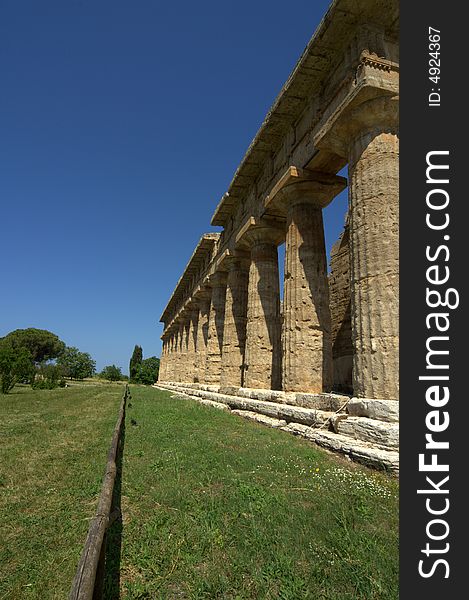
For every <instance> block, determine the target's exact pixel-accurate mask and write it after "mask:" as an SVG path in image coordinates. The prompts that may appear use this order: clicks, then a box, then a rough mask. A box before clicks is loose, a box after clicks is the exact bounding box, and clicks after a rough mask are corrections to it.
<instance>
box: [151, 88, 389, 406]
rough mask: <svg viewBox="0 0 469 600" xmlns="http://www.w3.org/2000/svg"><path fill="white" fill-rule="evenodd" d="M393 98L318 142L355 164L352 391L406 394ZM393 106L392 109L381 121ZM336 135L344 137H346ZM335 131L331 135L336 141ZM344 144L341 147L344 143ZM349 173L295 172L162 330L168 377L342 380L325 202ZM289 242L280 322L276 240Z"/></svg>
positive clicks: (252, 382)
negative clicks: (401, 368)
mask: <svg viewBox="0 0 469 600" xmlns="http://www.w3.org/2000/svg"><path fill="white" fill-rule="evenodd" d="M396 114H397V113H396V103H395V99H393V98H387V97H386V98H378V99H374V100H373V101H372V102H370V101H369V102H364V103H363V105H362V106H360V107H359V109H357V110H355V112H354V113H353V112H350V111H349V113H348V114H347V115H346V117H347V118H346V119H342V121H339V122H338V124H335V125H334V127H333V128H331V131H330V132H329V134H328V135H324V136H323V137H322V139H321V140H320V143H321V144H322V145H323V146H325V147H327V146H328V143H330V145H331V146H333V145H334V144H336V145H335V146H334V150H335V151H336V152H338V153H340V152H342V153H343V154H344V155H346V158H347V160H348V162H349V216H350V225H349V227H350V238H349V256H350V291H351V329H352V346H353V392H354V394H356V395H358V396H360V397H369V398H390V399H397V398H398V364H397V361H398V272H399V271H398V137H397V130H396V118H395V117H396ZM383 115H385V118H383ZM337 139H340V142H341V143H340V144H339V145H337ZM331 140H332V141H331ZM337 148H339V150H337ZM344 186H345V180H344V179H343V178H340V177H337V176H333V175H327V174H324V173H315V172H312V171H305V172H302V171H301V170H299V169H293V170H291V169H290V171H289V172H288V173H287V174H286V175H285V176H284V177H283V178H282V180H280V182H279V184H278V185H277V186H276V187H275V188H274V189H273V190H272V192H271V194H270V195H269V197H268V198H267V200H266V203H265V208H266V214H269V212H270V213H271V214H272V209H274V211H273V212H274V214H277V215H281V216H283V218H284V221H282V223H283V226H281V227H279V223H278V221H277V222H274V221H269V220H268V219H267V218H265V217H264V219H261V220H259V219H258V220H255V219H253V218H251V219H250V220H249V221H248V222H247V223H246V224H245V226H244V227H243V228H242V229H241V230H240V232H239V233H238V235H237V237H236V245H235V249H234V250H233V251H231V253H228V254H227V253H225V255H224V256H223V257H222V260H219V263H217V270H216V271H215V273H214V274H213V275H212V276H211V277H210V280H209V281H208V282H207V284H206V285H205V287H204V288H199V289H198V290H197V291H196V292H195V294H194V297H193V299H192V305H191V307H190V308H189V309H188V311H186V313H185V315H184V317H181V320H180V323H179V326H178V327H179V328H177V327H176V328H172V329H171V330H170V331H168V332H165V335H164V343H163V354H162V367H161V368H162V371H161V375H160V378H161V379H163V380H168V381H185V382H200V383H207V384H216V385H221V386H222V387H229V386H235V387H240V386H244V387H254V388H267V389H284V390H285V391H303V392H313V393H318V392H322V391H330V390H331V387H332V384H333V358H332V340H331V337H332V332H331V329H332V328H331V312H330V301H329V287H328V277H327V263H326V251H325V243H324V228H323V218H322V209H323V208H324V207H325V206H326V205H327V204H328V203H329V202H330V201H331V200H332V199H333V198H334V197H335V196H336V195H337V194H338V193H339V192H340V191H341V190H342V189H343V188H344ZM283 240H286V250H285V281H284V303H283V325H282V319H281V314H280V290H279V271H278V255H277V246H278V245H279V244H280V243H282V242H283Z"/></svg>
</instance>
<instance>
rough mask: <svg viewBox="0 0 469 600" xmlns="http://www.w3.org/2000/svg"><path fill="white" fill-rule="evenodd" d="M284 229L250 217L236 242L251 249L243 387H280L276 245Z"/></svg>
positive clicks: (278, 284) (279, 323)
mask: <svg viewBox="0 0 469 600" xmlns="http://www.w3.org/2000/svg"><path fill="white" fill-rule="evenodd" d="M284 236H285V233H284V228H283V227H282V228H281V229H278V228H276V227H274V226H269V225H267V224H266V223H265V221H256V219H254V218H250V219H249V220H248V222H247V223H246V224H245V225H244V226H243V227H242V228H241V230H240V232H239V233H238V236H237V237H236V242H237V244H238V245H239V247H240V248H241V249H245V248H250V252H251V265H250V268H249V286H248V310H247V324H246V352H245V354H246V358H245V364H246V370H245V375H244V386H245V387H252V388H264V389H273V390H279V389H281V385H282V343H281V318H280V281H279V271H278V253H277V246H278V244H279V243H280V242H281V241H282V240H283V239H284Z"/></svg>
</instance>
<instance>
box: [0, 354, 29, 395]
mask: <svg viewBox="0 0 469 600" xmlns="http://www.w3.org/2000/svg"><path fill="white" fill-rule="evenodd" d="M32 370H33V366H32V358H31V353H30V352H29V350H27V349H26V348H13V347H12V346H11V345H10V344H9V343H6V342H2V343H1V344H0V379H1V385H0V390H1V392H2V394H8V392H9V391H10V390H12V389H13V387H14V386H15V384H16V383H18V382H19V381H23V380H25V379H26V380H28V381H29V379H30V378H31V373H32Z"/></svg>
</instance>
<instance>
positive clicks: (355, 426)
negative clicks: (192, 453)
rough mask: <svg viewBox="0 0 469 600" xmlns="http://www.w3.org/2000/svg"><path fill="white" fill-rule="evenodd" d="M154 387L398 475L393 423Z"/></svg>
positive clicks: (177, 387) (168, 386)
mask: <svg viewBox="0 0 469 600" xmlns="http://www.w3.org/2000/svg"><path fill="white" fill-rule="evenodd" d="M155 387H157V388H161V389H167V390H169V391H171V392H173V393H174V395H175V396H182V397H185V398H190V399H193V400H196V401H197V402H200V403H202V404H206V405H207V406H213V407H214V408H219V409H222V410H229V409H230V408H231V412H232V413H234V414H236V415H238V416H241V417H244V418H246V419H250V420H253V421H256V422H257V423H260V424H263V425H267V426H269V427H274V428H277V429H281V430H282V431H286V432H288V433H291V434H294V435H299V436H301V437H304V438H306V439H308V440H310V441H312V442H314V443H316V444H318V445H319V446H321V447H323V448H326V449H327V450H330V451H333V452H339V453H341V454H345V455H346V456H348V457H350V458H351V459H352V460H355V461H357V462H360V463H362V464H365V465H367V466H369V467H373V468H375V469H379V470H384V471H388V472H390V473H393V474H395V475H398V474H399V452H398V451H397V446H398V425H397V424H395V423H385V422H380V421H377V420H375V419H370V418H365V417H351V416H348V415H347V414H346V413H342V414H337V413H331V412H326V411H318V410H313V409H305V408H303V407H298V406H291V405H284V404H279V403H274V402H272V401H261V400H253V399H251V398H242V397H237V396H231V395H228V394H220V393H216V392H209V391H204V390H201V389H195V388H191V387H187V386H185V385H183V384H174V383H172V384H171V383H170V384H168V383H161V384H159V383H157V384H155ZM251 409H254V410H251ZM283 417H285V418H283ZM299 419H302V420H303V421H306V422H301V421H300V420H299ZM329 424H331V427H332V426H333V430H332V431H328V429H327V427H328V425H329ZM396 436H397V437H396Z"/></svg>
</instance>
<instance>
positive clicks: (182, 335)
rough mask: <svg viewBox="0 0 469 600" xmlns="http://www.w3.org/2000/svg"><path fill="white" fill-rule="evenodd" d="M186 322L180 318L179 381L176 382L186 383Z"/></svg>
mask: <svg viewBox="0 0 469 600" xmlns="http://www.w3.org/2000/svg"><path fill="white" fill-rule="evenodd" d="M185 325H186V324H185V321H184V319H183V318H182V317H179V323H178V347H177V348H178V360H177V373H176V374H177V379H176V381H179V382H181V383H182V382H184V381H185V379H184V369H185V365H184V361H185V358H186V357H185V354H186V353H185V347H184V346H185V338H186V336H185V328H186V326H185Z"/></svg>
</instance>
